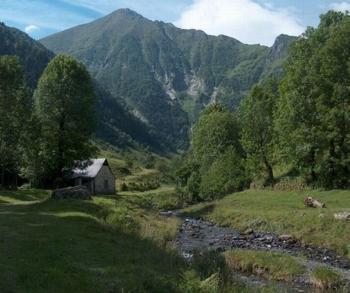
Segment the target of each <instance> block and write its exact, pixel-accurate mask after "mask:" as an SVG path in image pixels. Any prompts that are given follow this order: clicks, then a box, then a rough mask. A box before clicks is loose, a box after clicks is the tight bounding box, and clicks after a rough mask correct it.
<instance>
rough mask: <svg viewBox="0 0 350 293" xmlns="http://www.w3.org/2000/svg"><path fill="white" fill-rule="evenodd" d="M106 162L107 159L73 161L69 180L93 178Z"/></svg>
mask: <svg viewBox="0 0 350 293" xmlns="http://www.w3.org/2000/svg"><path fill="white" fill-rule="evenodd" d="M106 163H107V165H108V162H107V159H104V158H103V159H89V160H83V161H75V163H74V167H73V168H72V169H71V174H70V176H69V177H70V178H73V179H74V178H95V177H96V176H97V174H98V172H99V171H100V170H101V168H102V167H103V166H104V165H105V164H106Z"/></svg>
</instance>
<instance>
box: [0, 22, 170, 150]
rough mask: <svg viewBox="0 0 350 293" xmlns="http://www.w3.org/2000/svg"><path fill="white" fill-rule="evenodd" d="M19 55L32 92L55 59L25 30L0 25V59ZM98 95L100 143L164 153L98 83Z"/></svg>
mask: <svg viewBox="0 0 350 293" xmlns="http://www.w3.org/2000/svg"><path fill="white" fill-rule="evenodd" d="M1 55H16V56H18V57H19V59H20V61H21V63H22V65H23V68H24V71H25V75H26V76H27V83H28V85H29V86H30V88H31V89H32V90H34V89H35V87H36V83H37V81H38V79H39V78H40V76H41V74H42V72H43V71H44V69H45V67H46V65H47V64H48V63H49V62H50V60H51V59H52V58H53V57H54V56H55V54H54V53H52V52H51V51H49V50H48V49H46V48H45V47H44V46H43V45H42V44H40V43H39V42H37V41H35V40H33V39H32V38H30V37H29V36H28V35H27V34H25V33H23V32H22V31H20V30H18V29H15V28H12V27H8V26H6V25H5V24H4V23H0V56H1ZM96 92H97V94H98V96H99V100H98V104H97V109H96V112H97V115H98V127H97V131H96V136H97V139H98V140H102V141H104V142H108V143H110V144H112V145H113V146H116V147H119V148H122V149H126V148H140V147H142V146H147V147H150V148H151V149H153V150H156V151H161V150H163V146H162V145H161V143H160V142H159V141H158V140H157V139H156V138H155V135H153V134H152V133H150V129H149V128H148V126H147V125H146V124H145V123H143V122H142V121H141V120H140V119H138V118H137V117H135V116H134V115H132V113H131V112H130V111H129V110H128V109H126V107H125V106H124V105H123V103H122V101H118V100H117V99H115V98H111V97H110V95H109V93H108V92H106V91H104V90H103V89H102V88H101V87H99V86H98V84H97V83H96Z"/></svg>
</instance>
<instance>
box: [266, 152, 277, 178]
mask: <svg viewBox="0 0 350 293" xmlns="http://www.w3.org/2000/svg"><path fill="white" fill-rule="evenodd" d="M264 164H265V167H266V170H267V182H268V184H272V183H273V182H274V181H275V178H274V176H273V169H272V166H271V165H270V163H269V162H268V160H267V158H266V156H265V155H264Z"/></svg>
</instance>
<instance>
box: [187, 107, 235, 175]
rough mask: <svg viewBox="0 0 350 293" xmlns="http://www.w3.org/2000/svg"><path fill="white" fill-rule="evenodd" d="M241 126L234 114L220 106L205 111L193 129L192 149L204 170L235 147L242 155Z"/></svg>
mask: <svg viewBox="0 0 350 293" xmlns="http://www.w3.org/2000/svg"><path fill="white" fill-rule="evenodd" d="M239 135H240V130H239V124H238V122H237V119H236V117H235V115H234V114H233V113H231V112H230V111H229V110H228V109H226V108H225V107H223V106H222V105H220V104H213V105H211V106H209V107H208V108H207V109H205V110H204V111H203V113H202V115H201V117H200V118H199V120H198V122H197V123H196V124H195V126H194V128H193V135H192V148H193V155H194V157H195V159H196V160H197V161H198V162H199V163H200V165H201V166H202V167H204V168H207V167H208V166H209V165H211V164H212V163H213V162H214V161H215V160H216V159H217V158H218V157H219V156H220V155H222V154H223V153H225V151H226V149H227V148H228V147H230V146H233V147H234V148H235V149H236V150H237V152H238V153H242V148H241V145H240V142H239Z"/></svg>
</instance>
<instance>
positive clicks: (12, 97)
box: [0, 56, 31, 186]
mask: <svg viewBox="0 0 350 293" xmlns="http://www.w3.org/2000/svg"><path fill="white" fill-rule="evenodd" d="M30 108H31V101H30V96H29V94H28V90H27V89H26V85H25V79H24V73H23V70H22V67H21V65H20V63H19V59H18V58H17V57H14V56H1V57H0V182H1V185H3V186H4V185H8V184H15V182H14V180H7V182H5V173H7V174H13V175H15V174H17V173H18V172H19V168H20V166H21V162H22V158H23V148H24V147H25V145H24V138H25V135H26V132H27V131H26V130H27V127H26V126H27V119H28V118H29V113H30ZM11 181H12V182H11ZM7 183H8V184H7Z"/></svg>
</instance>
